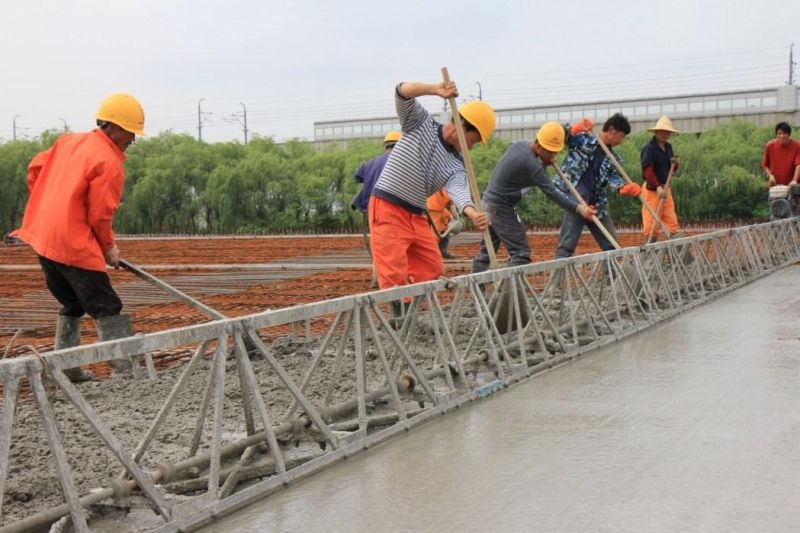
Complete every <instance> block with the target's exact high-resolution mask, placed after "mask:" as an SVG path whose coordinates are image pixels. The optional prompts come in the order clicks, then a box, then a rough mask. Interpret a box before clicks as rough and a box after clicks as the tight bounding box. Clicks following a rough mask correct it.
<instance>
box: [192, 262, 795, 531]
mask: <svg viewBox="0 0 800 533" xmlns="http://www.w3.org/2000/svg"><path fill="white" fill-rule="evenodd" d="M798 287H800V266H795V267H791V268H789V269H785V270H783V271H781V272H778V273H776V274H773V275H772V276H770V277H768V278H766V279H763V280H760V281H758V282H756V283H754V284H751V285H749V286H747V287H745V288H743V289H740V290H738V291H735V292H733V293H731V294H729V295H727V296H725V297H723V298H721V299H720V300H717V301H715V302H712V303H710V304H708V305H706V306H702V307H700V308H698V309H696V310H694V311H692V312H689V313H686V314H684V315H682V316H680V317H677V318H676V319H673V320H671V321H668V322H666V323H663V324H660V325H658V326H656V327H654V328H651V329H649V330H646V331H644V332H642V333H640V334H638V335H635V336H633V337H631V338H628V339H626V340H624V341H622V342H619V343H617V344H614V345H610V346H607V347H605V348H602V349H599V350H597V351H594V352H591V353H589V354H587V355H585V356H584V357H582V358H581V359H579V360H578V361H576V362H573V363H571V364H568V365H565V366H562V367H560V368H557V369H554V370H553V371H551V372H548V373H546V374H543V375H540V376H538V377H536V378H534V379H532V380H529V381H527V382H525V383H522V384H519V385H518V386H516V387H514V388H512V389H510V390H508V391H505V392H502V393H500V394H498V395H496V396H494V397H492V398H489V399H487V400H484V401H481V402H477V403H475V404H473V405H470V406H468V407H464V408H462V409H461V410H460V411H459V412H455V413H451V414H449V415H447V416H445V417H443V418H442V419H438V420H436V421H434V422H432V423H430V424H428V425H426V426H425V427H423V428H421V429H419V430H417V431H415V432H414V433H412V434H410V435H408V436H406V437H403V438H400V439H396V440H393V441H390V442H389V443H387V444H385V445H383V446H380V447H378V448H375V449H373V450H369V451H367V452H365V453H363V454H361V455H359V456H357V457H355V458H353V459H350V460H348V461H347V462H345V463H342V464H339V465H337V466H336V467H333V468H331V469H329V470H327V471H325V472H322V473H320V474H318V475H316V476H313V477H311V478H309V479H307V480H305V481H302V482H300V483H298V484H296V485H293V486H291V487H290V488H288V489H287V490H285V491H282V492H280V493H277V494H275V495H273V496H271V497H269V498H267V499H265V500H263V501H261V502H258V503H256V504H253V505H252V506H250V507H247V508H244V509H242V510H240V511H238V512H237V513H235V514H234V515H232V516H230V517H226V518H223V519H220V520H219V521H218V522H216V523H214V524H212V525H211V526H208V527H207V528H206V529H204V530H203V531H206V532H220V533H222V532H225V533H227V532H231V531H237V532H239V531H252V532H255V531H258V532H264V531H270V532H272V531H275V532H301V531H302V532H315V531H326V532H328V531H348V532H375V531H390V532H395V531H397V532H402V531H436V532H463V531H557V532H561V531H563V532H575V531H602V532H620V531H636V532H640V531H648V532H675V531H698V532H723V531H724V532H728V531H742V532H752V531H800V402H798V396H800V291H798V290H797V288H798Z"/></svg>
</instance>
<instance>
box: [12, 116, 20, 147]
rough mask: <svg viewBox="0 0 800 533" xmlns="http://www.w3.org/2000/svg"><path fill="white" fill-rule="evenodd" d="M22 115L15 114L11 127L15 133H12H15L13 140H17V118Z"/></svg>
mask: <svg viewBox="0 0 800 533" xmlns="http://www.w3.org/2000/svg"><path fill="white" fill-rule="evenodd" d="M20 116H21V115H14V120H12V121H11V127H12V131H13V134H12V135H13V137H12V139H13V140H15V141H16V140H17V119H18V118H19V117H20Z"/></svg>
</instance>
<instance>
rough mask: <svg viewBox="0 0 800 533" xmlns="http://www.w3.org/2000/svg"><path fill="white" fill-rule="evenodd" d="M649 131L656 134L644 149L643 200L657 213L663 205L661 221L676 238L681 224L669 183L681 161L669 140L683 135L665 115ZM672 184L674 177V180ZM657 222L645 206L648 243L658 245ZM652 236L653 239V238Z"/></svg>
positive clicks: (643, 224)
mask: <svg viewBox="0 0 800 533" xmlns="http://www.w3.org/2000/svg"><path fill="white" fill-rule="evenodd" d="M647 131H652V132H653V138H652V139H650V141H649V142H648V143H647V144H645V145H644V146H643V147H642V152H641V155H640V156H641V162H642V177H643V178H644V185H645V186H644V190H643V191H642V199H643V200H644V201H645V202H646V203H647V204H649V205H650V207H652V208H653V212H654V213H656V214H659V205H660V206H661V212H660V219H661V222H663V223H664V225H665V226H666V227H667V229H668V230H669V232H670V234H671V235H675V234H677V233H678V231H680V227H679V225H678V215H676V214H675V202H674V200H673V197H672V189H671V188H670V187H669V184H668V183H667V179H668V178H669V177H670V176H674V173H675V172H677V171H678V166H679V162H678V158H676V157H675V154H674V153H673V151H672V145H671V144H670V143H669V138H670V137H671V136H672V134H673V133H680V132H679V131H678V130H676V129H675V128H674V127H673V125H672V120H670V118H669V117H668V116H666V115H664V116H662V117H661V118H660V119H658V122H656V125H655V126H653V127H652V128H648V129H647ZM670 168H671V169H672V170H670ZM670 181H671V178H670ZM655 224H656V221H655V220H653V217H652V215H651V214H650V210H649V209H647V208H646V207H644V206H642V231H643V232H644V238H645V240H647V241H648V242H655V241H656V240H658V232H659V226H658V225H656V227H655V228H653V225H655ZM651 233H652V235H653V236H652V239H651V238H650V235H651Z"/></svg>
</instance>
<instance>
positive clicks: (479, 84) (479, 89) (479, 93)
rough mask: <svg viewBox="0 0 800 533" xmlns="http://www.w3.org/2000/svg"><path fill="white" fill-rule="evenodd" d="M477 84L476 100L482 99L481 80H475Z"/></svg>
mask: <svg viewBox="0 0 800 533" xmlns="http://www.w3.org/2000/svg"><path fill="white" fill-rule="evenodd" d="M475 83H477V84H478V100H483V91H482V90H481V82H479V81H476V82H475Z"/></svg>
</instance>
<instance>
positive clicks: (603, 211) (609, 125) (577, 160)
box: [555, 113, 642, 259]
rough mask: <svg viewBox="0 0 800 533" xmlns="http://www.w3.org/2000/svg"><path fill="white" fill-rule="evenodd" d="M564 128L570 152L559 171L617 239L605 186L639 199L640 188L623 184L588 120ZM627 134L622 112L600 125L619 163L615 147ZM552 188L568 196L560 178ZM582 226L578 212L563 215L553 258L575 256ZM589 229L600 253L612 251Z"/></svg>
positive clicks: (599, 233)
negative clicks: (592, 131) (570, 181)
mask: <svg viewBox="0 0 800 533" xmlns="http://www.w3.org/2000/svg"><path fill="white" fill-rule="evenodd" d="M565 128H566V129H567V139H566V143H567V148H568V150H569V151H568V152H567V156H566V157H565V158H564V161H563V163H562V164H561V170H563V171H564V174H566V175H567V177H569V179H570V180H572V184H573V185H574V186H575V188H576V189H577V191H578V193H580V195H581V196H582V197H583V199H584V200H585V201H586V203H587V204H589V205H593V206H594V207H595V209H597V218H598V219H599V220H600V222H601V223H602V224H603V225H604V226H605V227H606V229H607V230H608V232H609V233H610V234H611V235H612V236H613V237H614V238H615V240H616V234H615V232H614V223H613V221H612V220H611V214H610V213H609V212H608V187H609V186H611V188H612V189H616V190H617V191H618V192H619V193H620V194H623V195H628V196H634V197H636V196H639V194H640V193H641V190H642V189H641V187H640V186H639V185H638V184H636V183H629V184H625V182H624V181H623V179H622V176H620V175H619V174H618V173H617V170H616V168H615V167H614V164H613V163H612V162H611V161H609V160H608V158H607V157H606V154H605V152H604V151H603V149H602V148H601V147H600V144H599V143H598V142H597V139H595V138H594V136H593V135H590V134H589V132H591V130H592V128H594V122H593V121H592V120H591V119H588V118H584V119H583V120H582V121H581V122H579V123H577V124H575V125H574V126H572V127H570V126H569V124H567V125H565ZM630 132H631V125H630V123H629V122H628V119H627V118H625V116H624V115H623V114H622V113H614V114H613V115H612V116H611V117H609V119H608V120H606V122H605V123H604V124H603V131H602V132H601V133H600V138H601V139H602V141H603V142H604V143H605V144H606V145H607V146H608V147H609V149H610V150H611V152H612V153H613V154H614V157H616V158H617V161H619V162H620V163H622V158H621V157H620V155H619V154H618V153H617V152H616V151H615V150H614V146H618V145H620V144H622V143H623V142H625V137H627V135H628V134H629V133H630ZM555 185H556V187H558V189H559V190H561V192H563V193H564V194H567V193H568V190H567V185H566V184H565V183H564V182H563V181H562V180H561V178H560V177H559V176H556V178H555ZM584 224H586V219H585V218H584V217H582V216H581V215H580V214H578V213H577V212H573V211H565V212H564V219H563V220H562V222H561V233H560V235H559V242H558V248H556V255H555V257H556V259H560V258H563V257H571V256H572V254H573V253H575V247H576V246H577V245H578V239H580V236H581V232H582V231H583V226H584ZM588 227H589V231H590V232H591V234H592V236H593V237H594V240H595V241H596V242H597V244H598V245H599V246H600V248H601V249H602V250H604V251H605V250H612V249H613V248H614V245H613V244H611V242H609V240H608V239H607V238H606V237H605V235H603V233H602V231H600V229H599V228H598V227H597V226H596V225H595V224H588Z"/></svg>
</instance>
